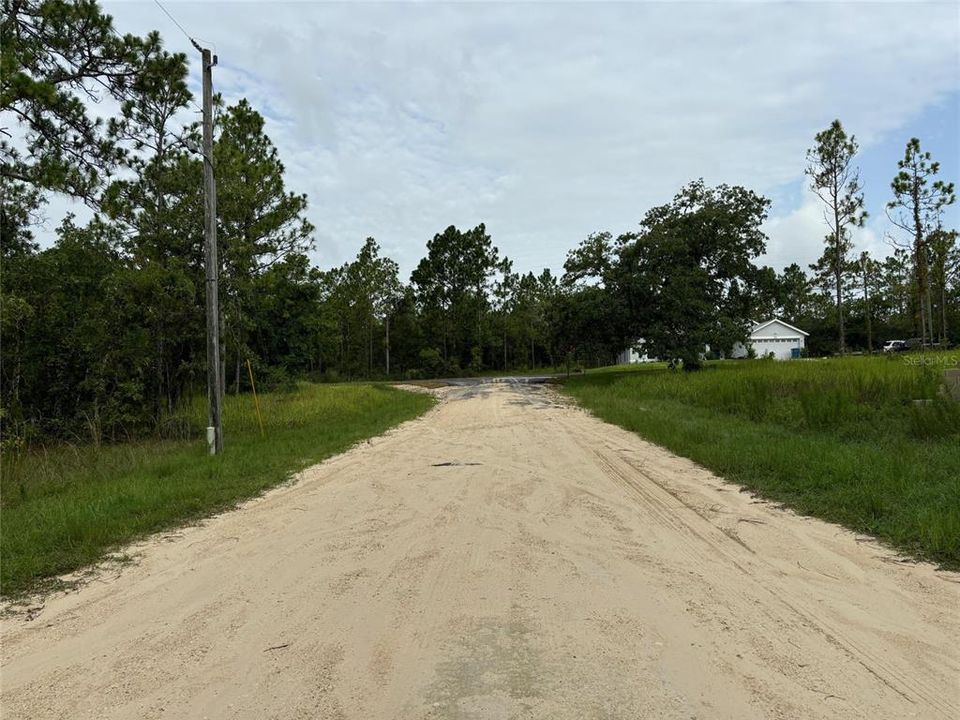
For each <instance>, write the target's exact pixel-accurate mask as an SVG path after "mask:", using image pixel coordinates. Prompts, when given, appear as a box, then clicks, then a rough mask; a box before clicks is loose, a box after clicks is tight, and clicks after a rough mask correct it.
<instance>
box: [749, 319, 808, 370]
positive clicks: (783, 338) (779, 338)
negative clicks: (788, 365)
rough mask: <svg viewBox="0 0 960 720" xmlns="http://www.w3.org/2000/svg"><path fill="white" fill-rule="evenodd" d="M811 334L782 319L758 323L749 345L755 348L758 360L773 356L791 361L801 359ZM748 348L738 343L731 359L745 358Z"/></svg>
mask: <svg viewBox="0 0 960 720" xmlns="http://www.w3.org/2000/svg"><path fill="white" fill-rule="evenodd" d="M807 335H809V333H806V332H804V331H803V330H801V329H800V328H795V327H794V326H793V325H789V324H787V323H785V322H784V321H783V320H781V319H780V318H773V319H772V320H767V321H766V322H762V323H757V324H756V325H754V326H753V329H752V330H751V331H750V338H749V339H748V340H747V344H748V345H749V346H750V347H752V348H753V351H754V352H755V353H756V356H757V357H758V358H762V357H767V356H768V355H770V354H772V355H773V357H774V358H775V359H776V360H789V359H791V358H795V357H800V353H801V352H802V351H803V348H804V345H805V343H806V337H807ZM746 356H747V348H746V346H744V345H743V343H737V344H736V345H735V346H734V348H733V352H732V353H731V357H735V358H744V357H746Z"/></svg>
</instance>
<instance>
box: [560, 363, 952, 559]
mask: <svg viewBox="0 0 960 720" xmlns="http://www.w3.org/2000/svg"><path fill="white" fill-rule="evenodd" d="M945 359H949V358H946V356H945ZM943 364H944V363H935V364H933V365H919V364H911V363H910V362H909V361H908V360H907V359H906V358H897V359H895V360H891V359H887V358H846V359H832V360H818V361H809V362H807V361H804V362H794V363H773V362H770V361H741V362H726V363H718V364H716V365H713V366H712V367H709V368H708V369H706V370H704V371H702V372H700V373H693V374H684V373H673V372H670V371H667V370H665V369H663V368H660V367H650V368H643V369H639V370H630V371H620V372H617V371H611V372H606V373H594V374H587V375H585V376H582V377H576V378H571V379H569V380H567V381H565V383H564V385H563V389H564V391H565V392H566V393H568V394H569V395H571V396H572V397H573V398H574V399H576V400H577V401H578V402H579V403H580V404H581V405H582V406H584V407H585V408H587V409H589V410H591V411H592V412H593V413H594V414H595V415H597V416H598V417H600V418H601V419H603V420H606V421H608V422H612V423H614V424H616V425H620V426H621V427H624V428H626V429H627V430H631V431H634V432H636V433H638V434H640V435H642V436H643V437H645V438H647V439H648V440H651V441H652V442H655V443H657V444H659V445H662V446H664V447H666V448H669V449H670V450H671V451H673V452H675V453H677V454H679V455H683V456H685V457H688V458H691V459H692V460H694V461H696V462H698V463H700V464H702V465H704V466H705V467H708V468H710V469H711V470H713V471H714V472H716V473H718V474H719V475H721V476H723V477H725V478H727V479H728V480H730V481H732V482H735V483H738V484H740V485H742V486H744V487H745V488H747V489H748V490H751V491H753V492H756V493H758V494H760V495H762V496H764V497H767V498H770V499H772V500H775V501H779V502H782V503H784V504H786V505H788V506H790V507H791V508H793V509H794V510H796V511H798V512H800V513H803V514H807V515H814V516H816V517H820V518H823V519H825V520H829V521H831V522H836V523H840V524H842V525H845V526H847V527H849V528H851V529H853V530H856V531H858V532H864V533H869V534H871V535H874V536H876V537H878V538H880V539H882V540H884V541H886V542H888V543H890V544H891V545H893V546H895V547H897V548H899V549H900V550H903V551H905V552H907V553H910V554H912V555H914V556H915V557H918V558H924V559H928V560H933V561H935V562H939V563H941V564H943V565H944V566H945V567H951V568H960V404H958V403H952V402H950V401H946V400H940V399H938V386H939V373H940V371H941V370H942V367H943ZM914 400H925V401H927V402H923V403H915V402H914Z"/></svg>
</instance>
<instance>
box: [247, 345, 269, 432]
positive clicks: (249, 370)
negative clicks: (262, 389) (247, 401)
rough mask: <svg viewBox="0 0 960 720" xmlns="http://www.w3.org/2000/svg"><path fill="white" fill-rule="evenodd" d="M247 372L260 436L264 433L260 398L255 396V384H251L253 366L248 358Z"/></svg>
mask: <svg viewBox="0 0 960 720" xmlns="http://www.w3.org/2000/svg"><path fill="white" fill-rule="evenodd" d="M247 372H248V373H250V387H251V389H252V390H253V404H254V405H255V406H256V407H257V422H258V423H260V436H261V437H263V436H264V435H266V433H265V432H264V431H263V417H262V416H261V415H260V400H259V399H258V398H257V386H256V385H254V384H253V367H252V366H251V365H250V358H247Z"/></svg>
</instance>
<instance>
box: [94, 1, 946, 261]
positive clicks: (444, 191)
mask: <svg viewBox="0 0 960 720" xmlns="http://www.w3.org/2000/svg"><path fill="white" fill-rule="evenodd" d="M104 4H105V7H106V9H107V11H108V12H110V13H111V14H113V15H114V18H115V25H116V27H117V28H118V30H120V31H121V32H134V33H144V32H146V31H148V30H152V29H157V30H159V31H160V33H161V34H162V36H163V37H164V39H165V41H166V43H167V45H168V47H169V48H170V49H173V50H178V51H184V52H187V53H188V56H189V57H190V59H191V75H192V78H191V85H192V87H193V88H194V90H195V91H197V93H198V94H199V62H198V60H197V58H196V55H197V53H196V52H195V51H193V50H192V48H190V46H189V44H188V41H187V39H186V38H185V37H184V35H183V34H182V33H181V31H180V30H179V29H178V28H177V27H176V26H175V25H174V24H173V22H172V21H171V20H170V19H169V18H168V17H167V16H166V15H164V14H163V12H162V11H161V10H160V8H158V7H157V5H156V4H154V3H153V2H106V3H104ZM164 5H165V6H166V7H167V9H168V10H169V11H170V12H171V13H172V14H173V15H174V17H176V19H177V20H178V21H179V22H180V23H181V24H182V25H183V27H184V28H186V30H187V31H188V32H189V33H190V34H191V35H193V36H194V37H197V38H198V39H202V40H203V41H204V42H205V43H207V44H209V45H210V46H212V47H214V48H215V51H216V52H217V54H218V55H219V59H220V64H219V66H218V67H217V68H216V70H215V84H216V86H217V89H218V90H219V91H221V92H222V93H223V94H224V95H225V97H226V99H227V101H228V102H233V101H235V100H237V99H239V98H241V97H247V98H249V99H250V101H251V102H252V103H253V105H254V106H255V107H256V108H257V109H258V110H259V111H260V112H261V113H263V115H264V116H265V117H266V118H267V131H268V133H269V135H270V136H271V138H272V139H273V140H274V142H275V143H276V145H277V146H278V147H279V150H280V154H281V157H282V158H283V160H284V162H285V164H286V167H287V182H288V185H289V188H290V189H292V190H295V191H297V192H305V193H307V195H308V197H309V200H310V219H311V220H312V222H313V223H314V224H315V225H316V227H317V234H316V241H317V247H316V250H315V251H314V253H313V257H314V261H315V262H316V263H318V264H319V265H321V266H325V267H326V266H331V265H334V264H339V263H342V262H343V261H345V260H347V259H349V258H350V257H352V256H353V255H354V254H355V253H356V250H357V249H358V248H359V246H360V244H361V242H362V240H363V239H364V238H365V237H367V236H368V235H372V236H374V237H376V238H377V239H378V240H379V241H380V243H381V245H382V246H383V248H384V249H385V251H386V252H387V253H388V254H389V255H391V256H393V257H394V258H396V259H397V260H398V261H399V262H400V264H401V269H402V270H403V271H404V273H408V272H409V271H410V270H411V269H412V268H413V266H414V265H415V264H416V262H417V260H418V259H419V258H420V257H421V255H422V254H423V250H424V245H425V243H426V241H427V240H428V239H429V238H430V237H431V236H432V235H433V234H434V233H436V232H438V231H441V230H442V229H443V228H444V227H446V226H447V225H450V224H456V225H458V226H464V227H465V226H472V225H474V224H476V223H479V222H485V223H486V224H487V227H488V228H489V230H490V231H491V233H492V235H493V237H494V241H495V243H496V244H497V245H498V246H499V247H500V248H501V250H502V251H504V252H505V253H506V254H507V255H509V256H510V257H512V258H513V259H514V261H515V268H517V269H520V270H534V271H539V270H540V269H542V268H544V267H550V268H552V269H554V270H557V269H560V267H561V265H562V262H563V259H564V256H565V254H566V252H567V250H568V249H569V248H571V247H572V246H574V245H575V244H576V243H577V242H579V241H580V240H581V239H582V238H583V237H585V236H586V235H587V234H588V233H590V232H592V231H596V230H610V231H612V232H615V233H616V232H621V231H624V230H628V229H632V228H634V227H636V224H637V222H638V221H639V220H640V218H641V217H642V216H643V214H644V212H645V211H646V209H648V208H649V207H650V206H652V205H654V204H658V203H662V202H665V201H667V200H669V199H670V198H671V197H672V196H673V194H674V193H675V192H676V190H677V189H678V188H679V187H680V186H681V185H682V184H683V183H685V182H686V181H688V180H691V179H693V178H697V177H703V178H705V179H706V181H707V182H708V183H722V182H726V183H731V184H734V183H736V184H744V185H747V186H749V187H751V188H753V189H755V190H757V191H759V192H761V193H764V194H766V195H767V196H768V197H770V198H771V199H772V200H773V202H774V204H773V208H772V212H771V218H770V220H769V222H768V225H767V231H768V234H769V236H770V243H769V248H768V256H767V258H766V260H767V262H769V263H770V264H772V265H774V266H776V267H782V266H783V265H784V264H787V263H790V262H794V261H796V262H800V263H802V264H807V263H810V262H812V261H813V260H815V259H816V257H817V256H818V255H819V253H820V249H821V243H822V237H823V234H824V232H825V230H824V227H823V226H822V220H821V214H820V209H819V208H818V206H817V205H816V202H815V198H813V196H812V195H811V194H810V193H809V192H808V191H807V190H806V189H805V184H804V178H803V169H804V164H805V160H804V152H805V150H806V148H807V147H809V146H810V144H811V142H812V138H813V135H814V134H815V133H816V132H817V131H818V130H820V129H822V128H823V127H825V126H826V125H828V124H829V123H830V121H831V120H833V119H834V118H835V117H839V118H841V119H842V121H843V122H844V124H845V125H846V126H847V127H848V129H849V130H850V131H852V132H854V133H855V134H856V135H857V137H858V139H859V141H860V143H861V155H860V164H861V165H862V168H863V176H864V180H865V183H866V193H867V205H868V209H869V210H870V211H871V213H872V214H873V219H872V221H871V222H870V223H869V225H868V227H867V228H866V230H865V231H864V232H862V233H860V234H859V235H858V236H857V242H858V246H859V248H858V249H870V250H872V251H875V252H878V253H884V252H885V251H886V247H887V246H886V244H885V242H884V237H885V236H886V234H887V233H888V231H889V223H888V222H887V221H886V220H885V218H884V212H883V205H884V203H885V201H886V200H887V199H888V196H889V182H890V178H891V177H892V175H893V174H894V173H895V170H896V168H895V163H896V160H897V159H898V158H899V157H900V156H902V152H903V146H904V144H905V142H906V140H907V139H908V138H909V137H911V136H913V135H917V136H919V137H920V138H921V140H922V141H923V143H924V145H925V146H926V147H927V148H928V149H930V150H932V151H933V153H934V155H935V157H936V158H938V159H939V160H941V162H942V166H943V174H944V175H945V176H946V177H947V179H951V180H960V177H958V170H960V148H958V137H960V4H958V3H956V2H952V1H951V2H944V3H917V2H910V3H859V2H844V3H803V2H799V3H797V2H795V3H790V4H780V3H754V2H711V3H680V2H673V3H652V2H636V3H622V2H621V3H596V2H587V3H565V2H538V3H498V4H494V3H432V2H423V3H417V4H408V3H386V4H371V3H362V4H361V3H319V2H309V3H307V2H290V3H269V2H257V3H254V2H246V3H243V2H241V3H223V2H199V3H198V2H176V1H174V0H167V1H166V2H164ZM957 218H958V213H957V212H956V211H952V212H951V215H950V221H951V224H953V225H954V226H956V225H957Z"/></svg>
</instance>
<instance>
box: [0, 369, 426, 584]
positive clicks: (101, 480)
mask: <svg viewBox="0 0 960 720" xmlns="http://www.w3.org/2000/svg"><path fill="white" fill-rule="evenodd" d="M432 402H433V401H432V398H430V397H429V396H426V395H421V394H416V393H408V392H402V391H399V390H396V389H394V388H391V387H388V386H384V385H360V384H351V385H322V386H321V385H313V384H301V385H298V386H297V387H296V389H295V390H293V391H290V392H282V393H270V394H266V395H262V396H261V398H260V404H261V411H262V415H263V420H264V425H265V436H264V437H261V435H260V430H259V426H258V423H257V415H256V410H255V407H254V403H253V398H252V397H251V396H248V395H242V396H239V397H235V396H230V397H227V398H226V399H225V405H224V436H225V452H224V454H223V455H221V456H218V457H211V456H209V455H208V454H207V453H206V442H205V440H203V439H202V429H203V427H204V426H205V425H206V408H205V404H204V400H203V398H198V399H197V400H196V401H195V402H194V403H192V404H191V405H189V406H188V407H187V408H185V410H184V414H185V415H186V417H188V418H189V422H190V424H191V426H192V427H193V429H194V439H192V440H183V441H172V440H167V441H151V442H136V443H127V444H117V445H101V446H93V445H60V446H56V447H51V448H45V449H44V448H41V449H36V450H32V451H30V452H26V453H21V454H15V453H7V454H5V455H4V457H3V458H2V465H0V508H2V523H0V591H2V593H3V594H4V595H11V594H17V593H21V592H23V591H25V590H28V589H30V588H32V587H35V586H36V585H37V583H38V581H41V580H43V579H44V578H49V577H51V576H54V575H58V574H61V573H65V572H69V571H72V570H75V569H77V568H79V567H82V566H83V565H85V564H88V563H91V562H94V561H96V560H97V559H99V558H101V557H102V556H103V555H104V554H105V553H107V552H109V551H110V550H112V549H114V548H116V547H118V546H119V545H121V544H122V543H125V542H128V541H130V540H132V539H134V538H136V537H139V536H143V535H144V534H147V533H150V532H154V531H157V530H160V529H162V528H165V527H170V526H171V525H174V524H176V523H179V522H183V521H185V520H189V519H192V518H198V517H202V516H204V515H208V514H210V513H212V512H216V511H218V510H221V509H224V508H227V507H230V506H232V505H233V504H235V503H236V502H237V501H239V500H242V499H244V498H248V497H251V496H253V495H256V494H257V493H259V492H262V491H263V490H265V489H267V488H269V487H271V486H272V485H276V484H277V483H279V482H282V481H283V480H284V479H285V478H287V477H289V476H290V475H291V474H292V473H294V472H296V471H298V470H300V469H302V468H304V467H306V466H307V465H310V464H312V463H315V462H319V461H320V460H322V459H323V458H325V457H328V456H330V455H332V454H334V453H336V452H340V451H342V450H344V449H346V448H347V447H349V446H350V445H352V444H353V443H355V442H357V441H359V440H362V439H364V438H367V437H370V436H372V435H376V434H379V433H381V432H383V431H384V430H386V429H387V428H389V427H391V426H393V425H396V424H397V423H400V422H402V421H404V420H407V419H410V418H412V417H415V416H416V415H419V414H420V413H422V412H424V411H425V410H426V409H428V408H429V407H430V406H431V404H432Z"/></svg>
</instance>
